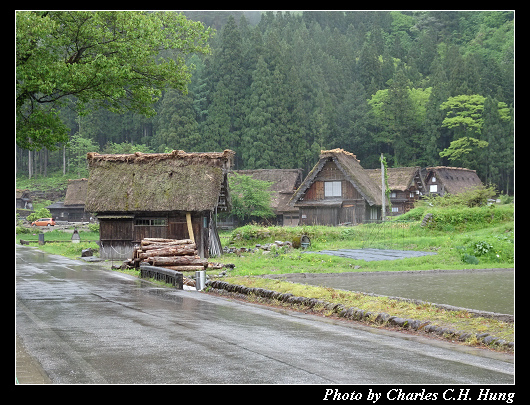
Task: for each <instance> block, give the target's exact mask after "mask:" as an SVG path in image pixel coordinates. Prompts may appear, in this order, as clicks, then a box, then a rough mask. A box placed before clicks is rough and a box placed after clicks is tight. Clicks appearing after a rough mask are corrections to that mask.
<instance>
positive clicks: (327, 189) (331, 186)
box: [324, 181, 342, 197]
mask: <svg viewBox="0 0 530 405" xmlns="http://www.w3.org/2000/svg"><path fill="white" fill-rule="evenodd" d="M324 197H342V182H340V181H326V182H325V183H324Z"/></svg>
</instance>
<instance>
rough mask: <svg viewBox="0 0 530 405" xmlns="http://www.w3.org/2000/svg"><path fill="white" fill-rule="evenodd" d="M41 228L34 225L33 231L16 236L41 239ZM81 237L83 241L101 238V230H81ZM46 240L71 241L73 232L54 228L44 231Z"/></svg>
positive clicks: (18, 237) (25, 238) (18, 238)
mask: <svg viewBox="0 0 530 405" xmlns="http://www.w3.org/2000/svg"><path fill="white" fill-rule="evenodd" d="M40 231H41V229H39V227H33V228H31V233H21V234H17V236H16V238H17V241H18V240H20V239H24V240H39V233H40ZM79 237H80V238H81V241H83V240H99V232H87V231H79ZM44 240H45V241H47V240H64V241H70V240H72V232H65V231H61V230H58V229H57V230H53V231H48V232H44Z"/></svg>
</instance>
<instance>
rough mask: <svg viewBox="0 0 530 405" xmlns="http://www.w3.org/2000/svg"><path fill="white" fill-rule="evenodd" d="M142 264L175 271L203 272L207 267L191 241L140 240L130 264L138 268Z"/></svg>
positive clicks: (206, 261) (206, 262)
mask: <svg viewBox="0 0 530 405" xmlns="http://www.w3.org/2000/svg"><path fill="white" fill-rule="evenodd" d="M142 262H144V263H149V264H151V265H153V266H158V267H164V268H166V269H171V270H176V271H197V270H204V269H205V268H206V267H207V266H208V260H206V259H201V258H200V257H199V254H198V252H197V246H196V245H195V243H194V242H193V241H192V240H191V239H163V238H145V239H142V241H141V243H140V247H139V248H138V249H136V250H135V251H134V254H133V259H132V263H130V264H132V265H133V266H134V267H138V266H139V265H140V263H142Z"/></svg>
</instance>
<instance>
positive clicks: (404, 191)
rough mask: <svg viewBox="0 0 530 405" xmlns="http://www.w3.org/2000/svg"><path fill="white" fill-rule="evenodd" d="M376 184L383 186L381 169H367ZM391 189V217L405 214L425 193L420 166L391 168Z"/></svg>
mask: <svg viewBox="0 0 530 405" xmlns="http://www.w3.org/2000/svg"><path fill="white" fill-rule="evenodd" d="M365 171H366V173H368V175H369V176H370V178H371V179H372V180H373V181H374V182H378V183H379V184H381V169H366V170H365ZM387 176H388V187H389V188H390V191H391V193H390V202H391V203H392V210H391V212H390V214H391V215H400V214H403V213H405V212H407V211H409V210H410V209H412V208H413V207H414V201H416V200H418V199H419V198H420V197H421V196H422V195H423V194H424V193H425V183H424V182H423V177H422V176H421V168H420V167H419V166H412V167H389V168H388V169H387Z"/></svg>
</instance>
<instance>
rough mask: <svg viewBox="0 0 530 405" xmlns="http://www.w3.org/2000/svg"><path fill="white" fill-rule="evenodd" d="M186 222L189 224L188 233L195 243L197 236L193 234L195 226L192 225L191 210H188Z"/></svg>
mask: <svg viewBox="0 0 530 405" xmlns="http://www.w3.org/2000/svg"><path fill="white" fill-rule="evenodd" d="M186 223H187V224H188V234H189V235H190V239H191V240H192V241H193V243H195V236H194V235H193V227H192V226H191V212H186Z"/></svg>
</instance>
